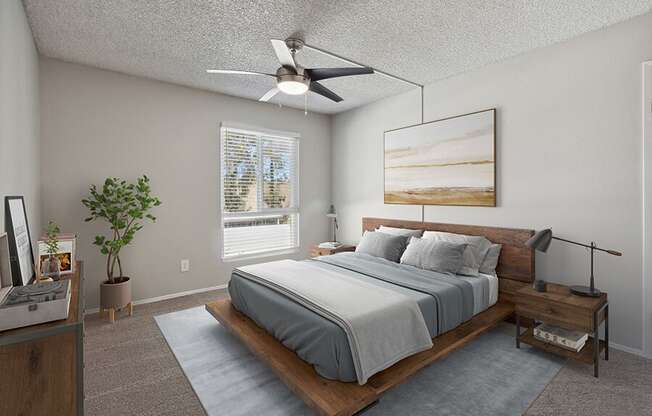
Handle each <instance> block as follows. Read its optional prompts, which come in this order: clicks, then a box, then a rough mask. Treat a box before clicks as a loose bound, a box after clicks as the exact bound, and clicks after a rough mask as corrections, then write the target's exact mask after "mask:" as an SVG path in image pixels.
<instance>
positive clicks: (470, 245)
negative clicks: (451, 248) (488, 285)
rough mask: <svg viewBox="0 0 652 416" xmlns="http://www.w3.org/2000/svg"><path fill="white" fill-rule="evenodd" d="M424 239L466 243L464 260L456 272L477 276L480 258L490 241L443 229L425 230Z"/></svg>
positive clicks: (485, 252)
mask: <svg viewBox="0 0 652 416" xmlns="http://www.w3.org/2000/svg"><path fill="white" fill-rule="evenodd" d="M423 238H424V239H430V238H432V239H434V240H440V241H448V242H449V243H455V244H467V247H466V250H465V251H464V262H463V264H462V267H461V268H460V270H459V271H458V272H457V273H458V274H463V275H466V276H477V275H478V270H479V269H480V265H481V264H482V260H483V259H484V257H485V256H486V255H487V250H489V247H491V241H489V240H487V239H486V238H485V237H482V236H475V235H464V234H454V233H446V232H443V231H426V232H424V233H423Z"/></svg>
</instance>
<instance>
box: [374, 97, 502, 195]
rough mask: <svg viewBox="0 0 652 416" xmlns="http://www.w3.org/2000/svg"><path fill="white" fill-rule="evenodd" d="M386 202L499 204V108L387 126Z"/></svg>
mask: <svg viewBox="0 0 652 416" xmlns="http://www.w3.org/2000/svg"><path fill="white" fill-rule="evenodd" d="M384 140H385V148H384V158H385V164H384V171H385V172H384V175H385V203H386V204H412V205H466V206H487V207H495V206H496V109H490V110H485V111H479V112H476V113H471V114H465V115H461V116H456V117H451V118H447V119H443V120H437V121H432V122H430V123H425V124H419V125H416V126H412V127H406V128H402V129H396V130H390V131H386V132H385V138H384Z"/></svg>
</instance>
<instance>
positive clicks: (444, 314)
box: [207, 218, 534, 415]
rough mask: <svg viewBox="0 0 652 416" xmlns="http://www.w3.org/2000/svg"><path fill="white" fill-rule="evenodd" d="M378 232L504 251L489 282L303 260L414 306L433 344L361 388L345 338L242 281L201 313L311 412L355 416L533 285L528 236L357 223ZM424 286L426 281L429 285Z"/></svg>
mask: <svg viewBox="0 0 652 416" xmlns="http://www.w3.org/2000/svg"><path fill="white" fill-rule="evenodd" d="M380 225H385V226H391V227H401V228H411V229H422V230H432V231H446V232H452V233H458V234H466V235H482V236H485V237H487V238H488V239H489V240H490V241H492V242H495V243H499V244H502V245H503V252H502V254H501V257H500V259H499V263H498V266H497V268H496V272H497V276H491V275H480V276H478V277H472V278H470V277H465V276H455V277H451V276H445V275H438V274H437V273H436V272H431V271H425V270H421V269H417V268H414V267H412V266H406V265H400V264H397V263H393V262H390V261H388V260H384V259H379V258H374V257H372V256H369V255H365V254H360V253H340V254H336V255H333V256H328V257H321V258H317V259H313V260H306V262H309V263H310V264H306V265H305V267H306V270H315V273H317V271H319V273H332V272H337V273H340V274H342V273H344V274H346V275H347V276H349V277H350V278H351V279H357V280H361V281H364V282H365V284H368V285H372V286H373V287H378V288H379V289H378V290H386V291H391V292H393V293H394V292H395V293H397V294H400V296H404V297H407V298H410V299H411V300H412V301H414V303H415V304H416V305H418V310H419V312H420V315H421V317H422V318H423V321H424V322H425V325H426V327H427V331H428V335H429V337H430V338H433V340H432V343H431V344H429V345H428V347H427V348H426V347H423V346H422V348H421V349H420V350H415V351H413V352H412V353H411V354H409V356H407V355H406V356H405V358H403V359H401V360H400V361H398V360H397V361H396V362H390V363H389V364H390V365H388V366H386V367H383V368H382V370H383V371H380V372H378V374H375V375H371V377H370V378H369V379H367V378H365V379H364V380H362V381H363V382H364V383H362V382H360V378H359V373H360V368H359V367H357V373H358V379H357V380H358V381H359V382H360V383H359V384H356V383H353V382H354V381H356V365H359V364H358V363H357V362H354V361H355V360H354V358H352V352H351V351H352V348H351V345H352V344H351V342H352V341H351V338H350V337H349V338H347V334H345V333H344V332H343V331H342V328H341V327H339V326H337V325H336V324H334V323H333V321H331V320H329V319H326V318H324V316H321V315H319V314H317V313H314V311H312V310H309V309H307V308H305V307H304V305H302V304H300V302H297V301H296V299H292V298H289V297H288V296H284V295H283V294H282V293H279V292H278V291H275V290H271V289H270V288H269V287H266V286H265V285H264V284H261V283H260V282H258V281H256V280H255V279H249V278H247V276H246V274H245V273H238V271H235V272H234V274H233V276H232V279H231V282H230V284H229V285H230V286H229V292H230V294H231V299H230V300H224V301H218V302H213V303H211V304H208V305H207V310H208V311H209V312H211V313H212V314H213V315H214V316H215V317H216V318H217V319H218V320H219V321H220V322H221V323H222V324H223V325H225V326H226V327H228V328H229V329H231V331H232V332H234V333H235V335H236V336H238V337H239V338H240V339H242V340H243V341H244V342H245V344H246V345H247V346H248V347H249V348H250V349H251V350H252V351H253V352H254V353H256V354H257V355H258V356H259V357H261V358H262V359H263V360H264V361H266V362H267V363H268V364H269V365H270V366H271V367H272V369H274V370H275V371H276V372H277V374H278V375H279V376H280V377H281V378H282V379H283V380H284V381H285V382H286V384H287V385H288V386H289V387H290V388H291V389H293V390H294V391H295V392H296V393H297V394H298V395H299V396H300V397H302V398H303V399H304V400H305V401H306V402H307V403H308V404H309V405H310V406H312V407H313V408H314V409H315V410H317V412H318V413H320V414H328V415H336V414H337V415H339V414H341V415H346V414H354V413H355V412H358V411H360V410H361V409H363V408H365V407H366V406H368V405H370V404H372V403H373V402H375V401H376V400H378V398H379V397H380V395H382V393H383V392H384V391H386V390H387V389H389V388H391V387H392V386H394V385H396V384H398V383H400V382H401V381H403V380H404V379H406V378H407V377H409V376H410V375H412V374H413V373H414V372H416V371H418V369H420V368H422V367H424V366H426V365H428V364H429V363H431V362H433V361H434V360H436V359H438V358H440V357H441V356H444V355H446V354H447V353H448V352H450V351H452V350H454V349H455V348H458V347H459V346H461V345H463V344H464V343H466V342H468V341H469V340H470V339H472V338H474V337H475V336H477V335H478V334H480V333H482V332H484V331H486V330H488V329H489V328H491V327H492V326H494V325H495V324H497V323H498V322H500V321H502V320H504V319H505V318H506V317H508V316H509V315H511V314H512V312H513V306H512V304H511V303H510V302H509V301H510V300H511V298H512V296H514V293H515V291H516V290H518V289H519V288H520V287H522V286H523V285H524V284H527V283H528V282H531V281H532V280H533V278H534V256H533V253H532V252H531V250H530V249H528V248H526V247H525V246H524V245H523V243H524V242H525V241H526V240H527V239H528V238H529V237H530V236H531V235H532V234H533V232H532V230H520V229H507V228H496V227H476V226H466V225H454V224H438V223H422V222H416V221H414V222H413V221H402V220H390V219H377V218H363V231H366V230H374V229H376V228H378V227H379V226H380ZM424 282H427V283H424ZM430 282H435V284H434V287H431V286H432V284H431V283H430ZM370 287H371V286H370ZM499 287H500V289H499ZM381 293H382V292H381ZM385 293H389V292H385ZM447 299H448V300H447ZM446 305H448V306H446ZM417 351H420V352H418V353H415V352H417ZM360 384H362V385H360Z"/></svg>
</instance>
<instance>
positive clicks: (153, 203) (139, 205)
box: [82, 175, 161, 283]
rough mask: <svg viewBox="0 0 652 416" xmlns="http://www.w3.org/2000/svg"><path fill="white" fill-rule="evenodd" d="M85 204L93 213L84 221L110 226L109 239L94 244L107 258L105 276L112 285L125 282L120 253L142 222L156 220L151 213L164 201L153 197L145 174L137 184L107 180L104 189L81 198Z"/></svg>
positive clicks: (102, 238)
mask: <svg viewBox="0 0 652 416" xmlns="http://www.w3.org/2000/svg"><path fill="white" fill-rule="evenodd" d="M82 204H84V206H86V207H87V208H88V209H89V211H90V214H91V215H90V216H89V217H88V218H86V219H85V220H84V221H87V222H88V221H95V220H97V219H102V220H105V221H106V222H108V223H109V227H110V232H111V235H110V236H108V237H107V236H104V235H98V236H96V237H95V241H94V242H93V244H95V245H96V246H98V247H99V248H100V252H101V253H102V254H104V255H105V256H107V259H106V276H107V279H108V281H109V283H118V282H120V281H122V280H123V279H122V278H123V277H124V275H123V274H122V264H121V262H120V253H121V252H122V249H123V248H124V247H125V246H127V245H129V244H130V243H131V242H132V241H133V239H134V236H135V234H136V232H138V231H139V230H140V229H142V228H143V222H144V221H145V220H150V221H152V222H154V221H156V217H154V216H153V215H152V214H151V213H150V211H151V210H152V208H154V207H157V206H159V205H161V201H160V200H159V199H158V198H157V197H155V196H152V195H151V188H150V184H149V178H148V177H147V176H146V175H143V176H142V177H140V178H138V180H137V181H136V183H129V182H127V181H125V180H124V179H120V178H107V179H106V180H105V181H104V185H103V186H102V188H101V189H99V188H97V187H96V186H95V185H91V186H90V195H89V196H88V197H87V198H85V199H82ZM116 265H117V266H118V278H116V277H115V273H114V272H115V270H114V269H115V266H116Z"/></svg>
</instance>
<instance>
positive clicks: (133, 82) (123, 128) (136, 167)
mask: <svg viewBox="0 0 652 416" xmlns="http://www.w3.org/2000/svg"><path fill="white" fill-rule="evenodd" d="M41 114H42V132H43V140H42V142H43V147H42V150H43V151H42V159H41V160H42V183H43V194H42V198H43V213H44V220H46V219H54V220H56V221H57V222H59V223H61V224H62V226H63V227H62V228H63V230H64V231H66V232H76V233H78V234H79V247H78V258H80V259H82V260H84V261H85V263H86V264H85V269H86V270H85V276H86V279H87V285H86V295H87V305H88V306H89V307H93V306H97V304H98V302H99V295H98V293H99V283H100V281H101V280H103V279H105V276H104V274H103V262H104V258H103V257H102V256H100V255H99V254H98V252H97V250H96V248H95V247H94V246H92V245H91V241H92V238H93V236H94V235H95V234H96V233H100V232H102V231H104V230H105V227H104V225H103V224H95V223H92V224H88V223H84V222H83V219H84V217H85V216H86V214H87V211H86V209H85V208H84V207H83V206H82V204H81V202H80V201H81V199H82V198H83V197H84V196H85V195H86V194H87V192H88V186H89V185H90V184H91V183H95V184H100V183H101V182H103V180H104V178H106V177H107V176H113V175H115V176H121V177H124V178H129V179H133V178H136V177H137V176H139V175H141V174H143V173H145V174H147V175H148V176H149V177H150V178H151V181H152V188H153V192H154V194H156V195H157V196H159V197H160V199H161V200H162V202H163V205H161V206H160V207H159V208H157V209H156V211H155V215H156V216H157V217H158V221H157V222H156V223H154V224H146V225H145V228H144V229H143V230H142V231H141V233H139V234H138V235H137V236H136V239H135V241H134V244H133V246H131V247H129V248H127V249H126V250H125V252H124V255H123V256H121V258H122V260H123V266H124V269H125V270H126V273H127V274H128V275H129V276H131V277H133V291H134V298H135V299H143V298H150V297H156V296H162V295H166V294H171V293H177V292H181V291H188V290H192V289H199V288H205V287H210V286H215V285H221V284H225V283H226V282H227V281H228V279H229V276H230V272H231V269H232V267H233V266H234V263H222V262H221V260H220V258H219V257H220V255H219V253H220V244H221V242H220V240H219V212H220V208H219V205H218V202H219V194H218V189H219V188H218V184H219V165H218V161H219V123H220V122H223V121H230V122H237V123H244V124H247V125H253V126H259V127H264V128H267V129H273V130H284V131H295V132H298V133H300V134H301V139H300V140H301V142H300V152H301V153H300V169H301V170H300V182H301V188H300V197H301V216H300V218H301V225H300V227H301V228H300V230H301V235H300V239H301V253H299V254H298V255H296V256H295V257H297V258H299V257H306V256H307V255H308V248H309V246H310V245H311V244H314V243H317V242H319V241H324V240H325V239H326V238H327V236H328V220H327V218H326V217H325V213H326V210H327V209H328V205H329V204H330V201H331V195H330V180H331V179H330V175H329V169H330V151H331V150H330V149H331V145H330V135H331V133H330V124H331V123H330V119H329V118H328V117H326V116H322V115H317V114H309V115H308V116H304V114H303V112H302V111H297V110H293V109H286V108H279V107H277V106H274V105H270V104H263V103H257V102H253V101H250V100H244V99H240V98H234V97H229V96H225V95H220V94H214V93H209V92H205V91H200V90H196V89H191V88H186V87H180V86H176V85H172V84H166V83H162V82H157V81H152V80H148V79H144V78H137V77H132V76H127V75H123V74H119V73H115V72H109V71H103V70H99V69H94V68H90V67H86V66H81V65H75V64H69V63H64V62H61V61H57V60H51V59H41ZM180 259H190V272H188V273H180V271H179V260H180ZM273 259H274V258H266V259H264V260H263V261H269V260H273ZM258 261H261V260H258ZM235 264H238V263H235Z"/></svg>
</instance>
